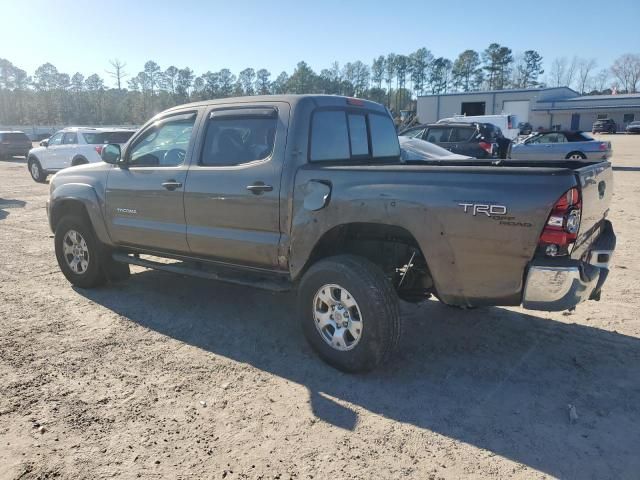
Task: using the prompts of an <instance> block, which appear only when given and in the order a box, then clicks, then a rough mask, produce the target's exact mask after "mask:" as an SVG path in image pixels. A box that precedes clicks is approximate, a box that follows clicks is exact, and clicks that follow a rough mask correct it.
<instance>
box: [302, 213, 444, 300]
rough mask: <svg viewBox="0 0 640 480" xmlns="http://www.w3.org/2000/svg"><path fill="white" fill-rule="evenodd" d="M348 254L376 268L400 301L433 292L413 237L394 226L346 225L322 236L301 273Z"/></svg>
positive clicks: (419, 298)
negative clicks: (363, 258) (325, 259)
mask: <svg viewBox="0 0 640 480" xmlns="http://www.w3.org/2000/svg"><path fill="white" fill-rule="evenodd" d="M340 254H351V255H358V256H361V257H365V258H366V259H368V260H369V261H371V262H373V263H375V264H376V265H378V266H379V267H380V268H381V269H382V271H383V272H384V274H385V276H386V277H387V278H388V279H389V280H390V281H391V283H392V285H393V286H394V288H395V289H396V291H397V292H398V294H399V295H400V297H401V298H403V299H405V300H409V301H415V300H418V301H419V300H423V299H425V298H427V297H428V296H429V294H430V293H432V292H433V291H434V285H433V280H432V277H431V273H430V271H429V268H428V266H427V261H426V258H425V256H424V254H423V253H422V250H421V249H420V246H419V245H418V242H417V241H416V239H415V237H414V236H413V235H412V234H411V233H410V232H409V231H408V230H406V229H404V228H402V227H398V226H395V225H384V224H376V223H350V224H345V225H339V226H337V227H334V228H332V229H331V230H329V231H327V232H325V234H324V235H323V236H322V237H321V238H320V240H318V242H317V243H316V245H315V246H314V248H313V250H312V252H311V255H310V256H309V260H308V261H307V264H306V266H305V269H306V268H308V267H310V266H311V265H313V264H314V263H315V262H317V261H318V260H321V259H323V258H326V257H330V256H334V255H340Z"/></svg>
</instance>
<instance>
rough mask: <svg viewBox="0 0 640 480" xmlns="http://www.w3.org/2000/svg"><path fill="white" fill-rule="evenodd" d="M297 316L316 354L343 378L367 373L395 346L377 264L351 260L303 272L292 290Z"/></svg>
mask: <svg viewBox="0 0 640 480" xmlns="http://www.w3.org/2000/svg"><path fill="white" fill-rule="evenodd" d="M298 316H299V319H300V321H301V322H302V330H303V332H304V335H305V337H306V338H307V341H308V342H309V344H310V345H311V347H312V348H313V349H314V350H315V351H316V353H317V354H318V355H319V356H320V357H321V358H322V359H323V360H324V361H325V362H327V363H328V364H329V365H331V366H333V367H335V368H337V369H338V370H342V371H345V372H349V373H359V372H367V371H370V370H373V369H374V368H376V367H377V366H378V365H380V364H381V363H383V362H385V361H386V360H387V359H388V358H389V357H390V355H391V354H392V353H393V351H394V350H395V349H396V348H397V346H398V344H399V341H400V333H401V332H400V311H399V306H398V296H397V294H396V292H395V290H394V289H393V287H392V285H391V283H390V282H389V280H387V278H386V277H385V275H384V273H383V272H382V270H381V269H380V268H379V267H378V266H377V265H375V264H373V263H371V262H370V261H369V260H367V259H365V258H362V257H358V256H355V255H339V256H335V257H329V258H326V259H323V260H320V261H319V262H318V263H316V264H314V265H313V266H311V268H309V270H308V271H307V272H306V273H305V275H304V277H303V278H302V281H301V283H300V288H299V290H298Z"/></svg>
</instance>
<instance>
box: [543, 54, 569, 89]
mask: <svg viewBox="0 0 640 480" xmlns="http://www.w3.org/2000/svg"><path fill="white" fill-rule="evenodd" d="M566 71H567V58H566V57H557V58H554V59H553V63H551V69H550V70H549V81H548V82H547V83H549V85H551V86H552V87H560V86H562V84H563V83H564V79H565V74H566Z"/></svg>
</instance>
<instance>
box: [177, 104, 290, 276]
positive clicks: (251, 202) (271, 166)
mask: <svg viewBox="0 0 640 480" xmlns="http://www.w3.org/2000/svg"><path fill="white" fill-rule="evenodd" d="M289 109H290V107H289V105H288V104H286V103H282V102H273V103H261V104H259V105H258V106H256V105H253V106H250V107H241V106H238V107H230V106H215V107H213V108H212V109H211V110H209V111H207V112H206V115H205V117H204V120H203V125H202V128H201V129H200V130H201V132H200V134H199V139H198V142H197V143H198V152H197V153H196V155H195V157H194V159H193V161H192V165H191V167H190V169H189V176H188V178H187V183H186V188H185V215H186V223H187V241H188V243H189V248H190V250H191V253H192V254H193V255H194V256H198V257H209V258H212V259H215V260H219V261H223V262H226V263H231V264H242V265H252V266H256V267H262V268H270V269H271V268H277V265H278V258H277V257H278V245H279V242H280V200H279V197H280V176H281V173H282V167H283V161H284V152H285V147H286V137H287V127H288V122H289Z"/></svg>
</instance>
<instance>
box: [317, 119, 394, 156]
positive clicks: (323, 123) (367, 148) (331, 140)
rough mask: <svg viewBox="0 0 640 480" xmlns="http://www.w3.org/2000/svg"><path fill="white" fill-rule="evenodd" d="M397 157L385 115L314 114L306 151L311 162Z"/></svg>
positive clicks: (390, 126) (390, 123) (390, 125)
mask: <svg viewBox="0 0 640 480" xmlns="http://www.w3.org/2000/svg"><path fill="white" fill-rule="evenodd" d="M399 156H400V147H399V145H398V136H397V134H396V129H395V126H394V125H393V121H392V120H391V118H390V117H389V116H388V115H379V114H375V113H364V112H362V113H361V112H357V113H356V112H351V111H349V112H347V111H345V110H319V111H316V112H315V113H314V114H313V118H312V121H311V147H310V149H309V159H310V161H312V162H321V161H332V160H333V161H335V160H349V159H352V158H355V159H357V158H365V159H377V160H381V159H388V158H399Z"/></svg>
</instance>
